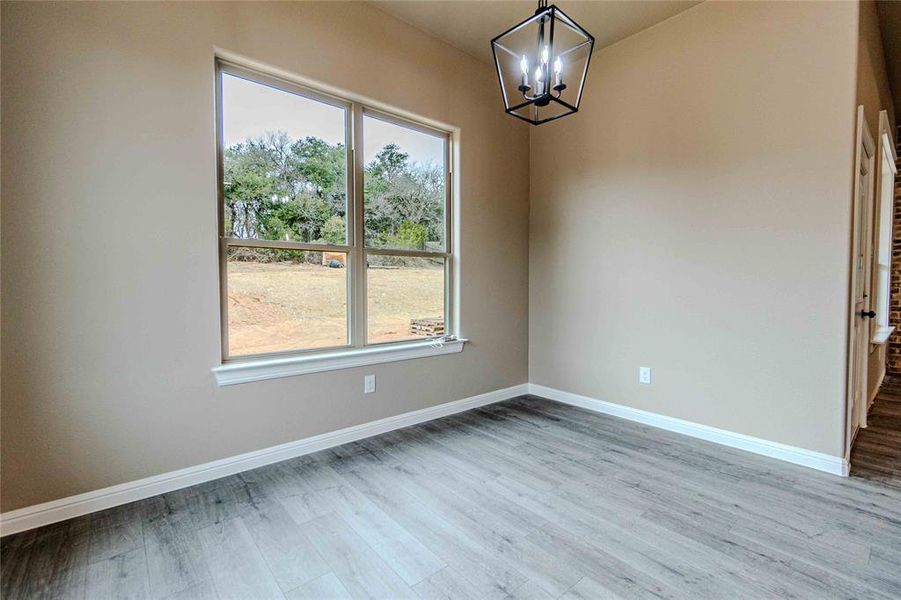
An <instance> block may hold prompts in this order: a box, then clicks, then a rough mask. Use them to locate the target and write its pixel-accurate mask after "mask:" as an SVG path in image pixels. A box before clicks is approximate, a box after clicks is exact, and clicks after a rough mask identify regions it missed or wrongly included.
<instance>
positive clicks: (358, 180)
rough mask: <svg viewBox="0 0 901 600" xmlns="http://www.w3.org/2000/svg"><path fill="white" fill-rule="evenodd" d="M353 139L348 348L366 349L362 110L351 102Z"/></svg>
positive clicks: (358, 105)
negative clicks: (349, 345) (349, 343)
mask: <svg viewBox="0 0 901 600" xmlns="http://www.w3.org/2000/svg"><path fill="white" fill-rule="evenodd" d="M351 115H352V127H353V130H352V132H351V134H352V139H353V142H352V144H353V146H352V147H353V151H352V153H351V154H352V156H353V165H352V169H351V171H349V172H350V173H351V176H350V179H351V184H352V187H351V188H350V189H353V219H352V223H353V228H352V230H351V232H350V234H351V236H352V241H353V244H352V245H353V250H352V256H353V260H352V261H351V273H350V276H351V285H350V289H351V297H352V299H351V305H352V308H351V318H350V323H351V338H350V340H351V345H352V346H356V347H362V346H364V345H366V256H365V254H364V252H363V244H364V240H363V237H364V236H363V232H364V219H363V107H362V106H361V105H360V104H358V103H356V102H354V103H353V105H352V106H351Z"/></svg>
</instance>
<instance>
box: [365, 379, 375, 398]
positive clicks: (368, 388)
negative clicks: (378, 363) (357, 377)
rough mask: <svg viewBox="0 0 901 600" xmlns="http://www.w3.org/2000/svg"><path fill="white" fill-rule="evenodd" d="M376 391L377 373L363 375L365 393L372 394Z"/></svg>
mask: <svg viewBox="0 0 901 600" xmlns="http://www.w3.org/2000/svg"><path fill="white" fill-rule="evenodd" d="M374 391H375V375H364V376H363V393H364V394H371V393H372V392H374Z"/></svg>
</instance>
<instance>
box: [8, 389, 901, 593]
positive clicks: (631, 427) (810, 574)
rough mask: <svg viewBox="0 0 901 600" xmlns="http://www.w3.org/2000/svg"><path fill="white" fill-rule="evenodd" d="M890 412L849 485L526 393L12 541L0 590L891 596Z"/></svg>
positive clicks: (893, 420)
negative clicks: (509, 399)
mask: <svg viewBox="0 0 901 600" xmlns="http://www.w3.org/2000/svg"><path fill="white" fill-rule="evenodd" d="M898 400H901V394H899V393H898V392H897V390H895V391H892V390H888V391H886V392H885V394H884V395H883V396H881V398H880V400H879V401H877V408H876V409H874V418H873V419H872V421H871V423H872V427H871V429H870V430H867V431H865V432H862V433H861V437H859V447H858V448H856V449H855V454H854V458H855V463H856V464H859V465H860V466H859V467H855V472H854V475H853V476H852V477H850V478H840V477H836V476H831V475H827V474H824V473H819V472H816V471H812V470H809V469H805V468H802V467H796V466H793V465H789V464H785V463H780V462H778V461H774V460H770V459H766V458H762V457H759V456H756V455H752V454H747V453H743V452H739V451H737V450H731V449H728V448H724V447H721V446H717V445H714V444H708V443H705V442H702V441H699V440H695V439H692V438H688V437H683V436H679V435H676V434H672V433H668V432H664V431H660V430H657V429H653V428H650V427H645V426H643V425H639V424H636V423H631V422H628V421H623V420H620V419H616V418H613V417H609V416H604V415H598V414H594V413H591V412H587V411H584V410H581V409H577V408H573V407H570V406H565V405H562V404H558V403H555V402H551V401H549V400H544V399H541V398H536V397H523V398H517V399H514V400H511V401H508V402H503V403H500V404H495V405H492V406H488V407H485V408H482V409H477V410H472V411H469V412H466V413H461V414H459V415H455V416H452V417H447V418H444V419H441V420H438V421H432V422H429V423H425V424H422V425H419V426H416V427H411V428H408V429H403V430H399V431H395V432H391V433H388V434H385V435H381V436H378V437H375V438H370V439H367V440H364V441H361V442H358V443H353V444H348V445H345V446H341V447H338V448H334V449H331V450H328V451H323V452H320V453H317V454H314V455H309V456H304V457H301V458H298V459H294V460H290V461H286V462H283V463H279V464H276V465H271V466H268V467H263V468H260V469H256V470H254V471H249V472H246V473H242V474H240V475H235V476H232V477H226V478H224V479H220V480H217V481H212V482H209V483H205V484H202V485H198V486H194V487H191V488H187V489H183V490H178V491H175V492H171V493H169V494H163V495H161V496H156V497H153V498H149V499H147V500H143V501H140V502H135V503H132V504H129V505H126V506H121V507H117V508H114V509H110V510H107V511H104V512H102V513H96V514H93V515H88V516H85V517H80V518H77V519H72V520H70V521H66V522H63V523H57V524H54V525H49V526H47V527H43V528H41V529H37V530H33V531H28V532H23V533H21V534H17V535H13V536H8V537H6V538H4V539H3V540H2V543H0V574H2V580H0V596H2V597H3V598H4V599H8V600H14V599H18V598H86V599H91V600H94V599H103V598H179V599H183V600H185V599H193V598H200V599H207V598H211V599H212V598H222V599H231V598H235V599H255V598H314V599H320V598H391V599H394V598H423V599H438V598H454V599H457V598H460V599H466V598H472V599H481V598H497V599H504V600H507V599H517V598H519V599H534V600H547V599H549V598H566V599H570V600H572V599H579V598H583V599H594V598H651V597H654V598H657V597H659V598H755V599H756V598H817V599H820V598H874V599H878V598H901V484H899V477H901V476H899V469H898V462H897V459H898V457H899V456H901V435H899V432H901V418H899V417H901V413H899V412H898V410H899V409H898ZM893 461H894V462H893Z"/></svg>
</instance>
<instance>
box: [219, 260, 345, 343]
mask: <svg viewBox="0 0 901 600" xmlns="http://www.w3.org/2000/svg"><path fill="white" fill-rule="evenodd" d="M345 259H346V256H345V255H344V254H339V253H330V252H310V251H303V250H270V249H263V248H245V247H230V248H229V249H228V264H227V269H228V349H229V355H230V356H243V355H247V354H262V353H266V352H282V351H285V350H304V349H307V348H323V347H328V346H343V345H345V344H347V271H346V270H345V269H344V265H345V264H346V262H345Z"/></svg>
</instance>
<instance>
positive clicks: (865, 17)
mask: <svg viewBox="0 0 901 600" xmlns="http://www.w3.org/2000/svg"><path fill="white" fill-rule="evenodd" d="M859 12H860V21H859V23H858V40H857V44H858V46H857V104H858V105H861V104H862V105H863V107H864V115H865V116H866V119H867V127H869V129H870V134H871V135H872V136H873V139H874V140H877V146H878V140H879V111H882V110H885V111H888V115H889V123H890V124H891V125H892V129H893V130H894V123H895V107H894V103H893V101H892V90H891V88H890V87H889V79H888V73H887V71H886V65H885V55H884V53H883V50H882V33H881V31H880V28H879V18H878V16H877V14H876V3H875V2H873V1H871V0H869V1H866V2H861V3H860V4H859ZM877 150H878V148H877ZM878 160H880V158H879V156H877V161H878ZM876 189H877V192H876V193H877V196H876V197H877V198H878V193H879V192H878V185H877V188H876ZM875 209H876V205H875V204H874V210H875ZM877 214H878V213H877ZM872 233H873V236H874V240H875V239H876V238H877V237H878V229H877V226H876V221H874V227H873V232H872ZM873 247H874V248H875V247H876V245H875V243H874V246H873ZM875 261H876V258H875V257H874V258H873V265H874V267H873V268H874V269H875V268H876V267H875V264H876V263H875ZM876 281H877V279H876V275H875V273H874V279H873V284H872V286H873V287H872V293H871V294H870V297H871V298H875V293H876V289H877V288H876V287H875V285H877V284H876ZM874 309H875V305H874ZM886 349H887V345H885V344H883V345H880V346H876V347H874V348H873V349H872V351H871V352H870V359H869V364H868V369H867V371H868V373H867V388H868V389H867V398H870V397H872V396H873V394H874V393H875V392H876V387H877V386H878V385H879V382H880V381H881V380H882V377H883V375H884V374H885V352H886Z"/></svg>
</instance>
